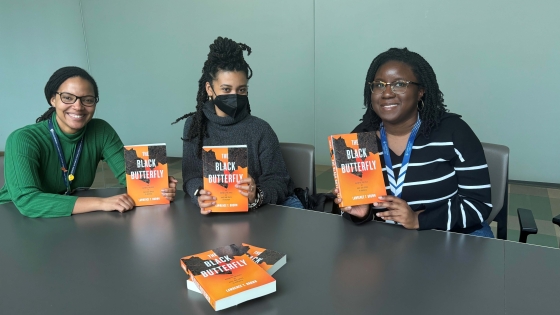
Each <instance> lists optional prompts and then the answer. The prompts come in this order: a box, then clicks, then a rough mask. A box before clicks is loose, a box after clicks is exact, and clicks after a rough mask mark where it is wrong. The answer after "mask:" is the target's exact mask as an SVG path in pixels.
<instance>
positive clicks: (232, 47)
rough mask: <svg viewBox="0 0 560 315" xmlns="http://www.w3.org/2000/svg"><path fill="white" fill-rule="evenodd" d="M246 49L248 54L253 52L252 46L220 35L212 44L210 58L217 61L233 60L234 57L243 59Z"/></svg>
mask: <svg viewBox="0 0 560 315" xmlns="http://www.w3.org/2000/svg"><path fill="white" fill-rule="evenodd" d="M244 50H245V51H247V55H250V54H251V47H249V46H247V45H245V44H242V43H237V42H235V41H233V40H231V39H229V38H227V37H221V36H220V37H218V38H216V40H214V43H212V44H211V45H210V53H209V54H208V59H209V60H211V61H212V62H216V63H221V62H231V60H232V59H243V51H244Z"/></svg>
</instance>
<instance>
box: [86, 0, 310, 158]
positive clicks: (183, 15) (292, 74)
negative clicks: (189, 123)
mask: <svg viewBox="0 0 560 315" xmlns="http://www.w3.org/2000/svg"><path fill="white" fill-rule="evenodd" d="M83 5H84V19H85V29H86V38H87V42H88V47H89V57H90V62H91V71H92V75H93V76H94V77H95V78H96V80H97V81H98V84H99V86H100V91H101V92H100V93H101V100H102V102H100V104H99V105H98V108H97V111H98V112H97V116H98V117H103V118H104V119H106V120H108V121H109V122H110V123H111V124H112V125H113V126H114V127H115V129H116V130H117V131H118V133H119V135H120V136H121V138H122V140H123V142H124V143H125V144H134V143H139V142H141V143H152V142H166V143H167V144H168V154H169V155H171V156H181V154H182V141H181V139H180V137H181V136H182V132H183V125H184V121H181V122H180V123H178V124H177V125H173V126H171V125H170V123H171V122H172V121H175V119H176V118H177V117H180V116H182V115H183V114H185V113H188V112H191V111H194V110H195V106H196V101H195V98H196V92H197V89H198V80H199V79H200V76H201V70H202V66H203V64H204V61H205V60H206V55H207V54H208V52H209V45H210V44H211V43H212V42H213V41H214V39H215V38H216V37H218V36H222V37H229V38H231V39H233V40H235V41H237V42H242V43H245V44H247V45H249V46H250V47H251V48H252V50H253V52H252V54H251V55H250V56H248V57H246V61H247V62H248V63H249V65H250V66H251V68H252V69H253V71H254V75H253V78H252V79H251V80H250V81H249V102H250V103H251V110H252V114H253V115H255V116H258V117H261V118H263V119H265V120H266V121H267V122H269V123H270V124H271V125H272V127H273V128H274V129H275V130H276V131H277V133H278V135H279V137H280V138H281V140H282V141H291V142H303V143H311V144H312V143H313V142H314V134H313V126H312V125H313V117H314V116H313V115H314V108H313V93H314V89H313V84H314V82H313V80H314V73H313V58H314V54H313V19H312V18H309V17H311V16H313V2H312V1H299V0H290V1H281V2H268V1H259V0H252V1H218V0H212V1H172V0H163V1H157V2H156V1H135V2H134V5H130V2H126V1H113V0H91V1H83Z"/></svg>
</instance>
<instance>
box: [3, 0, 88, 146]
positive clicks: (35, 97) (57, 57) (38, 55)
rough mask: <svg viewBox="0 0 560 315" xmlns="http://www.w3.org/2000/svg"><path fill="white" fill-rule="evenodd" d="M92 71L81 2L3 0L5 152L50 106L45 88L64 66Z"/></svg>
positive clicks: (73, 0)
mask: <svg viewBox="0 0 560 315" xmlns="http://www.w3.org/2000/svg"><path fill="white" fill-rule="evenodd" d="M70 65H72V66H78V67H82V68H85V69H87V55H86V48H85V44H84V35H83V32H82V15H81V13H80V3H79V1H77V0H50V1H48V2H46V1H33V0H0V107H1V114H0V151H4V148H5V145H6V139H7V138H8V135H9V134H10V133H11V132H12V131H14V130H15V129H17V128H20V127H23V126H25V125H29V124H32V123H35V119H37V117H39V116H40V115H41V114H43V113H44V112H45V111H46V110H47V109H49V104H48V103H47V100H46V99H45V94H44V88H45V84H46V83H47V81H48V79H49V77H50V76H51V75H52V74H53V72H54V71H55V70H57V69H58V68H60V67H63V66H70Z"/></svg>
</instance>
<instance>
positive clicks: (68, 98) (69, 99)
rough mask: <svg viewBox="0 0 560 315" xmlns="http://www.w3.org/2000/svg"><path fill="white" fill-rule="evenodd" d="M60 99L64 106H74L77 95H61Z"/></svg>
mask: <svg viewBox="0 0 560 315" xmlns="http://www.w3.org/2000/svg"><path fill="white" fill-rule="evenodd" d="M60 99H61V100H62V103H64V104H74V102H75V101H76V95H72V94H70V93H60Z"/></svg>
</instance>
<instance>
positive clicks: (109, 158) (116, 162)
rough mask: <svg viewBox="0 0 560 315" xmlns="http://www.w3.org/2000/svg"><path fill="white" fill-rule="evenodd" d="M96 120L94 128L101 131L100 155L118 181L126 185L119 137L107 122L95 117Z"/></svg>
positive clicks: (122, 151)
mask: <svg viewBox="0 0 560 315" xmlns="http://www.w3.org/2000/svg"><path fill="white" fill-rule="evenodd" d="M97 122H98V124H99V125H100V126H99V128H96V130H98V132H102V133H103V145H102V151H101V152H102V157H103V159H104V160H105V161H106V162H107V164H109V167H110V168H111V171H112V172H113V174H114V175H115V178H116V179H118V180H119V183H120V184H121V185H124V186H126V169H125V164H124V147H123V143H122V141H121V138H120V137H119V135H118V134H117V132H116V131H115V129H113V127H111V125H109V123H107V122H105V121H104V120H101V119H97Z"/></svg>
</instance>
